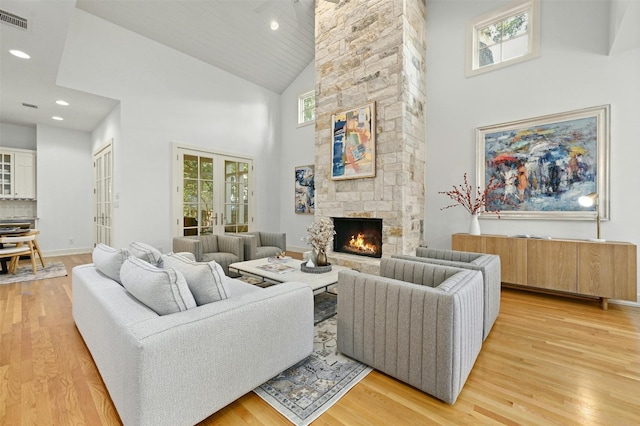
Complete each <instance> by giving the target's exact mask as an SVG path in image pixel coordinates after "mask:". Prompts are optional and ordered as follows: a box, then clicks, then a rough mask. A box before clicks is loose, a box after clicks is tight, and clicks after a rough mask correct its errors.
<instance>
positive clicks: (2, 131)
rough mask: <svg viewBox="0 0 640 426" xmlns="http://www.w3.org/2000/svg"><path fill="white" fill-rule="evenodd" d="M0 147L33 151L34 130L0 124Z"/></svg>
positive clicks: (34, 141) (34, 146) (34, 143)
mask: <svg viewBox="0 0 640 426" xmlns="http://www.w3.org/2000/svg"><path fill="white" fill-rule="evenodd" d="M0 146H3V147H5V148H18V149H31V150H35V149H36V128H35V127H25V126H18V125H16V124H8V123H0Z"/></svg>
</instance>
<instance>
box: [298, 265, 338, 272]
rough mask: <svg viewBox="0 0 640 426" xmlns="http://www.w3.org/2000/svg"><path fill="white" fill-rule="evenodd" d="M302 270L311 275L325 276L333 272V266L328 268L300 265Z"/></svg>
mask: <svg viewBox="0 0 640 426" xmlns="http://www.w3.org/2000/svg"><path fill="white" fill-rule="evenodd" d="M300 270H301V271H302V272H307V273H309V274H324V273H325V272H330V271H331V264H330V263H329V264H327V265H326V266H313V267H311V266H307V265H306V264H304V263H302V264H300Z"/></svg>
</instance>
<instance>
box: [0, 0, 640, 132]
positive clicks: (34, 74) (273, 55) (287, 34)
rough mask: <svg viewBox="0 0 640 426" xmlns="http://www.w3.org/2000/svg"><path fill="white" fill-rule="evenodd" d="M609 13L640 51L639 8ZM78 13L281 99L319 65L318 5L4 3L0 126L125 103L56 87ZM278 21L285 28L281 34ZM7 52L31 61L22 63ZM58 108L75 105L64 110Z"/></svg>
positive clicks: (254, 1) (96, 113) (200, 0)
mask: <svg viewBox="0 0 640 426" xmlns="http://www.w3.org/2000/svg"><path fill="white" fill-rule="evenodd" d="M324 1H328V2H331V3H338V1H339V0H324ZM432 1H436V0H432ZM611 5H612V14H613V15H614V18H615V19H614V21H615V22H616V25H617V27H616V30H617V37H616V38H615V41H616V42H615V46H613V47H614V49H612V50H615V51H620V50H627V49H634V48H638V47H640V39H639V38H638V25H637V22H638V20H639V19H640V2H636V1H635V0H627V1H626V2H616V1H612V2H611ZM76 7H78V8H80V9H82V10H84V11H86V12H88V13H92V14H94V15H96V16H99V17H101V18H102V19H105V20H107V21H110V22H112V23H114V24H117V25H120V26H122V27H124V28H127V29H129V30H131V31H134V32H136V33H139V34H141V35H143V36H146V37H148V38H150V39H153V40H156V41H158V42H159V43H162V44H165V45H167V46H170V47H172V48H174V49H176V50H179V51H181V52H183V53H185V54H188V55H191V56H193V57H195V58H198V59H200V60H202V61H204V62H207V63H209V64H212V65H214V66H216V67H218V68H221V69H224V70H226V71H229V72H231V73H233V74H235V75H238V76H240V77H243V78H245V79H246V80H249V81H252V82H254V83H255V84H258V85H260V86H263V87H265V88H268V89H270V90H273V91H274V92H276V93H282V91H283V90H284V89H285V88H286V87H288V86H289V84H291V82H292V81H293V80H294V79H295V78H296V77H297V76H298V75H299V74H300V72H302V70H303V69H304V68H305V67H306V66H307V65H308V64H309V63H310V62H311V61H312V60H313V57H314V49H315V47H314V0H77V1H76V0H0V9H2V10H3V11H7V12H10V13H13V14H15V15H18V16H21V17H24V18H26V19H28V21H29V28H28V30H27V31H24V30H21V29H16V28H14V27H11V26H9V25H7V24H5V23H0V51H1V52H0V122H3V123H10V124H18V125H23V126H35V125H36V124H46V125H50V126H56V127H63V128H69V129H75V130H84V131H91V130H93V129H94V128H95V127H96V125H97V124H99V123H100V121H101V120H102V119H103V118H104V117H105V116H106V115H107V114H108V113H109V112H110V111H111V110H112V109H113V108H114V107H115V106H116V104H117V102H118V100H113V99H106V98H103V97H99V96H95V95H92V94H87V93H84V92H79V91H77V90H71V89H67V88H63V87H60V86H58V85H56V76H57V71H58V65H59V63H60V58H61V55H62V52H63V50H64V44H65V39H66V34H67V31H68V29H69V25H70V23H71V19H72V17H73V13H74V10H75V8H76ZM335 7H336V8H338V7H339V5H335ZM272 19H277V20H278V21H279V23H280V28H279V29H278V30H277V31H275V32H274V31H272V30H271V29H269V23H270V22H271V20H272ZM9 49H20V50H23V51H26V52H28V53H29V54H30V55H31V59H29V60H23V59H18V58H15V57H14V56H12V55H11V54H9V52H8V51H9ZM57 99H64V100H66V101H68V102H69V103H70V104H71V105H70V106H68V107H61V106H58V105H56V104H55V101H56V100H57ZM23 102H25V103H28V104H34V105H38V109H32V108H27V107H24V106H22V103H23ZM53 115H58V116H61V117H63V118H64V121H61V122H59V121H54V120H52V119H51V117H52V116H53Z"/></svg>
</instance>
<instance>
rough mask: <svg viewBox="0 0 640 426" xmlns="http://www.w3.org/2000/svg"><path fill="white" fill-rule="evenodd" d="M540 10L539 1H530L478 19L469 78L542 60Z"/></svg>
mask: <svg viewBox="0 0 640 426" xmlns="http://www.w3.org/2000/svg"><path fill="white" fill-rule="evenodd" d="M539 7H540V2H539V0H530V1H527V2H524V3H521V4H519V5H516V6H511V7H509V8H507V9H501V10H498V11H494V12H492V13H490V14H488V15H484V16H482V17H480V18H478V19H476V20H475V21H474V22H473V23H472V24H471V26H472V27H471V34H472V36H471V37H470V40H469V43H470V44H471V45H472V48H471V49H469V51H470V53H468V55H470V56H471V58H469V57H468V58H467V59H468V60H467V76H471V75H474V74H476V73H479V72H484V71H487V70H490V69H495V68H499V65H502V66H504V65H508V64H510V63H515V62H520V61H522V60H526V59H531V58H534V57H536V56H538V54H539V45H540V39H539V30H538V29H539V22H538V21H539ZM469 64H470V65H471V66H469Z"/></svg>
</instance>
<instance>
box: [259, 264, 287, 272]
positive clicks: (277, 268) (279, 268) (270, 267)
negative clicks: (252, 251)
mask: <svg viewBox="0 0 640 426" xmlns="http://www.w3.org/2000/svg"><path fill="white" fill-rule="evenodd" d="M256 268H260V269H263V270H265V271H268V272H273V273H274V274H284V273H287V272H291V271H295V270H296V268H292V267H291V266H287V265H285V264H282V263H267V264H266V265H259V266H256Z"/></svg>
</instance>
